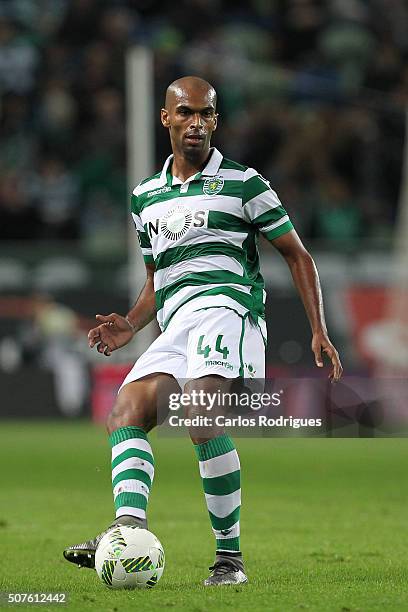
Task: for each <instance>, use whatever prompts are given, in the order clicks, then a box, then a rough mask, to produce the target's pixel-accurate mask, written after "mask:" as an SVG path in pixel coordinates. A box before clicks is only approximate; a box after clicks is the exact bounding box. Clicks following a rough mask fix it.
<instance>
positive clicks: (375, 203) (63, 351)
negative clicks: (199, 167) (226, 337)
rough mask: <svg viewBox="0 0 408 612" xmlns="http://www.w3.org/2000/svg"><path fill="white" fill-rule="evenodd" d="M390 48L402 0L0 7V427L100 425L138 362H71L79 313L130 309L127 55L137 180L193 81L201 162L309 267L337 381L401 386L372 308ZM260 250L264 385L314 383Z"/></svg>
mask: <svg viewBox="0 0 408 612" xmlns="http://www.w3.org/2000/svg"><path fill="white" fill-rule="evenodd" d="M407 32H408V4H407V2H406V1H405V0H326V1H323V0H320V1H319V0H245V1H244V0H235V1H232V0H188V1H187V0H178V1H177V2H170V0H162V1H160V2H159V1H158V0H1V2H0V139H1V140H0V142H1V146H0V240H1V248H0V387H1V389H2V393H3V395H4V396H5V397H7V398H10V402H8V403H7V405H4V406H3V407H2V409H1V413H0V414H3V415H8V416H15V415H16V412H18V414H20V413H21V414H22V415H25V416H29V415H31V414H33V415H36V414H38V415H44V416H49V415H54V416H55V413H56V411H57V413H58V414H65V415H71V416H72V415H77V414H82V413H83V412H85V413H88V412H89V411H90V407H91V406H92V411H93V412H94V415H95V414H96V413H97V414H98V415H99V416H101V415H102V414H103V413H104V412H106V410H108V409H109V407H110V404H111V402H112V399H113V397H114V395H115V393H116V389H117V386H118V384H119V383H120V382H121V380H122V378H123V375H124V373H125V372H126V371H127V369H129V364H132V363H133V361H134V359H135V356H136V355H137V354H138V352H139V351H140V346H139V345H138V343H137V341H135V343H133V344H132V345H129V346H128V347H126V348H125V349H123V350H122V351H120V352H119V353H114V355H113V356H112V357H111V358H110V359H109V360H108V361H106V359H104V358H103V357H101V356H100V355H98V354H95V353H94V352H91V351H89V349H88V348H87V343H86V332H87V330H88V329H89V327H90V326H92V325H93V321H94V318H93V317H94V315H95V313H97V312H105V313H108V312H112V311H116V312H121V313H124V312H126V311H127V308H128V304H129V300H130V299H134V297H135V295H134V289H135V287H133V289H132V290H130V288H129V278H130V275H132V274H133V270H132V262H131V261H130V262H129V244H131V243H130V242H129V241H128V232H129V225H130V224H129V217H130V215H129V207H130V197H129V196H130V192H131V187H133V186H131V185H129V184H128V169H127V138H128V133H127V131H128V130H127V111H128V109H127V108H126V82H125V72H126V71H125V57H126V53H127V50H128V49H129V47H131V46H134V45H137V46H143V47H147V48H149V49H151V51H152V57H153V66H154V75H153V76H154V90H155V91H154V99H153V100H151V105H152V112H153V114H154V117H155V125H154V131H155V134H154V136H155V161H154V168H152V172H157V170H159V169H160V167H161V166H162V164H163V161H164V159H165V157H166V156H167V155H168V154H169V152H170V146H169V140H168V134H167V132H166V130H164V129H163V128H162V126H161V124H160V121H159V117H160V115H159V110H160V107H161V106H162V105H163V101H164V92H165V89H166V87H167V85H168V84H169V83H170V82H171V81H172V80H174V79H176V78H178V77H180V76H182V75H188V74H196V75H199V76H202V77H204V78H206V79H207V80H209V81H210V82H211V83H212V84H213V85H214V86H215V88H216V89H217V91H218V94H219V109H218V110H219V112H220V123H219V128H218V130H217V132H216V134H215V135H214V140H213V144H215V145H216V146H217V147H218V148H219V149H220V150H221V151H222V152H223V154H224V155H225V156H226V157H230V158H232V159H234V160H236V161H240V162H242V163H244V164H247V165H250V166H253V167H255V168H256V169H257V170H258V171H260V172H261V173H262V174H263V175H264V176H265V177H266V178H268V179H269V180H270V181H271V184H272V186H273V187H274V188H275V189H276V191H277V192H278V194H279V196H280V198H281V200H282V201H283V203H284V205H285V207H286V208H287V210H288V212H289V213H290V215H291V217H292V218H293V220H294V223H295V226H296V228H297V229H298V231H299V233H300V234H301V235H302V237H303V238H304V240H305V242H306V244H307V246H309V247H310V248H311V251H312V253H313V255H314V257H315V259H316V261H317V264H318V268H319V271H320V274H321V278H322V282H323V289H324V297H325V305H326V313H327V319H328V324H329V329H330V334H331V337H332V339H333V341H334V342H335V344H336V346H337V347H338V349H339V351H340V353H341V356H342V358H343V362H344V365H345V368H346V372H347V373H349V374H353V373H354V374H356V373H363V374H364V375H366V374H370V375H371V374H372V373H373V372H375V371H376V370H375V368H376V364H378V362H379V360H384V359H385V358H386V360H388V363H389V364H391V365H393V366H396V367H398V368H401V367H404V368H405V371H406V367H407V364H408V344H407V342H406V341H405V340H404V338H406V327H405V332H404V328H403V326H402V325H401V324H400V323H396V322H395V316H394V315H390V312H391V310H392V308H391V306H390V304H391V302H392V300H393V297H392V296H391V297H390V293H389V290H390V286H392V284H393V283H394V282H395V274H394V272H395V269H394V268H395V264H394V261H393V254H392V249H393V244H394V235H395V230H396V227H400V226H401V223H400V221H399V220H398V214H399V213H398V203H399V200H400V192H401V185H402V167H403V154H404V141H405V129H406V128H405V123H406V109H407V108H408V61H407V59H408V36H407ZM139 93H140V96H141V97H143V96H146V92H145V91H143V88H142V87H140V92H139ZM133 137H134V139H135V143H136V146H137V145H138V134H137V133H136V134H134V135H133ZM140 146H143V145H142V144H141V145H140ZM131 241H132V244H136V237H135V236H134V235H133V234H132V239H131ZM261 248H262V250H263V254H262V270H263V274H264V276H265V280H266V284H267V288H268V296H269V297H268V302H267V319H268V323H269V336H270V342H269V346H268V353H267V362H268V367H269V370H268V371H269V373H270V374H271V375H276V372H277V371H278V372H280V374H282V375H283V376H297V375H301V376H302V375H311V376H315V375H316V372H315V369H314V368H313V359H312V356H311V353H310V346H309V345H310V331H309V327H308V324H307V321H306V317H305V314H304V311H303V308H302V306H301V304H300V302H299V298H298V296H297V295H296V293H295V292H294V289H293V285H292V282H291V278H290V275H289V273H288V270H287V268H286V266H285V265H284V264H283V263H282V261H281V260H280V258H279V257H278V256H277V255H276V253H275V254H274V253H273V249H272V248H270V247H269V246H268V245H267V244H266V242H264V243H263V244H261ZM133 267H134V265H133ZM402 268H404V266H402ZM405 268H406V266H405ZM400 271H401V270H400ZM404 274H405V277H406V269H405V273H404ZM401 278H402V277H401ZM139 279H140V275H139ZM130 284H132V283H130ZM134 284H137V283H134ZM405 286H406V285H405ZM403 287H404V285H403V284H402V285H401V288H400V289H401V290H400V296H399V302H398V303H399V304H400V307H399V309H400V311H401V312H402V311H403V310H404V309H405V311H407V308H406V306H404V304H405V305H406V304H408V292H407V291H406V290H405V293H404V289H403ZM136 289H140V288H139V287H137V288H136ZM132 292H133V294H132ZM404 300H405V302H404ZM394 311H395V308H394ZM393 317H394V318H393ZM281 321H285V324H281V323H280V322H281ZM277 368H278V370H277ZM279 368H280V369H279ZM285 368H286V369H285ZM33 403H34V404H35V406H33ZM95 411H96V412H95ZM99 416H97V417H96V418H99ZM101 418H102V417H101Z"/></svg>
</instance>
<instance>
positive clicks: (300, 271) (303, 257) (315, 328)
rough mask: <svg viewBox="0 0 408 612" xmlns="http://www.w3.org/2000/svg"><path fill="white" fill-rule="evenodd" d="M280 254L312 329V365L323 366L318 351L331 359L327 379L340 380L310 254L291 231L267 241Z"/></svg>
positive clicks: (335, 355) (317, 279)
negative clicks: (288, 270)
mask: <svg viewBox="0 0 408 612" xmlns="http://www.w3.org/2000/svg"><path fill="white" fill-rule="evenodd" d="M270 242H271V243H272V244H273V246H274V247H275V248H276V249H277V250H278V251H279V252H280V254H281V255H282V256H283V257H284V259H285V261H286V263H287V264H288V266H289V269H290V271H291V274H292V277H293V281H294V284H295V287H296V289H297V291H298V292H299V295H300V297H301V298H302V302H303V305H304V307H305V310H306V314H307V316H308V319H309V322H310V327H311V328H312V334H313V338H312V351H313V353H314V355H315V360H316V365H317V366H318V367H320V368H321V367H323V360H322V351H323V353H326V355H327V356H328V357H329V358H330V360H331V362H332V366H333V367H332V371H331V373H330V378H331V379H332V380H333V381H337V380H339V379H340V377H341V374H342V372H343V368H342V365H341V362H340V358H339V354H338V352H337V350H336V348H335V347H334V346H333V344H332V343H331V342H330V340H329V336H328V333H327V327H326V321H325V316H324V309H323V297H322V291H321V287H320V281H319V275H318V272H317V268H316V265H315V262H314V261H313V258H312V256H311V255H310V253H309V252H308V251H307V250H306V248H305V247H304V245H303V243H302V241H301V240H300V238H299V236H298V235H297V233H296V231H295V230H291V231H289V232H287V233H286V234H283V235H282V236H279V237H278V238H275V239H274V240H271V241H270Z"/></svg>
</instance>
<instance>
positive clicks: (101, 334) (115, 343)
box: [88, 312, 134, 357]
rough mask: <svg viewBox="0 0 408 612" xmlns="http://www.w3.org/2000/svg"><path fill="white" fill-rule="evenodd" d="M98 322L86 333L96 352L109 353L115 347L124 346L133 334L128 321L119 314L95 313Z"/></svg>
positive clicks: (91, 346)
mask: <svg viewBox="0 0 408 612" xmlns="http://www.w3.org/2000/svg"><path fill="white" fill-rule="evenodd" d="M96 320H97V321H98V322H99V325H98V326H97V327H93V328H92V329H91V330H90V331H89V333H88V344H89V347H90V348H93V347H94V346H95V345H96V350H97V351H98V353H102V354H103V355H106V357H109V355H110V354H111V353H112V352H113V351H116V350H117V349H119V348H121V347H122V346H125V344H127V343H128V342H130V341H131V339H132V338H133V336H134V332H133V330H132V329H131V327H130V325H129V323H128V322H127V320H126V319H125V317H122V316H121V315H118V314H116V313H115V312H113V313H112V314H110V315H99V314H98V315H96Z"/></svg>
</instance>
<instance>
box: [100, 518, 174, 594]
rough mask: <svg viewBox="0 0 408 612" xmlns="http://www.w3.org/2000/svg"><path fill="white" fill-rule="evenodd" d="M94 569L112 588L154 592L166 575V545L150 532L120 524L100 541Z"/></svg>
mask: <svg viewBox="0 0 408 612" xmlns="http://www.w3.org/2000/svg"><path fill="white" fill-rule="evenodd" d="M95 569H96V571H97V573H98V576H99V578H100V579H101V580H102V582H104V583H105V584H106V585H107V586H108V587H110V588H112V589H138V588H142V589H143V588H147V589H151V588H152V587H154V586H155V585H156V584H157V583H158V582H159V580H160V578H161V576H162V574H163V570H164V550H163V546H162V545H161V544H160V542H159V540H158V539H157V538H156V536H155V535H154V534H153V533H151V532H150V531H148V530H147V529H140V528H139V527H132V526H127V525H126V526H124V525H118V526H116V527H113V528H112V529H111V530H110V531H108V533H106V534H105V535H104V536H103V538H102V540H101V541H100V542H99V546H98V548H97V549H96V554H95Z"/></svg>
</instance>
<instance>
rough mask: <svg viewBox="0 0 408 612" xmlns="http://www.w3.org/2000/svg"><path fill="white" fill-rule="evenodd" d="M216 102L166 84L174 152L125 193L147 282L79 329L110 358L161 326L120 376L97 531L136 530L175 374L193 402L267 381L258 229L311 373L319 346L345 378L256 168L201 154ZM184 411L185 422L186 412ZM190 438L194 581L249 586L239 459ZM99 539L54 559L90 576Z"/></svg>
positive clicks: (166, 119)
mask: <svg viewBox="0 0 408 612" xmlns="http://www.w3.org/2000/svg"><path fill="white" fill-rule="evenodd" d="M216 101H217V96H216V92H215V90H214V88H213V87H212V86H211V85H210V84H209V83H207V82H206V81H204V80H202V79H201V78H198V77H184V78H181V79H178V80H177V81H174V82H173V83H172V84H171V85H170V86H169V87H168V89H167V92H166V101H165V107H164V108H162V109H161V121H162V124H163V126H164V127H165V128H166V129H168V131H169V135H170V141H171V147H172V151H173V154H172V155H170V157H169V158H168V159H167V160H166V162H165V164H164V166H163V169H162V171H161V172H159V173H158V174H155V175H153V176H150V177H148V178H146V179H144V180H143V181H141V182H140V183H139V185H138V186H137V187H136V188H135V190H134V191H133V195H132V216H133V220H134V223H135V226H136V229H137V232H138V237H139V242H140V246H141V249H142V253H143V257H144V261H145V265H146V274H147V279H146V283H145V285H144V287H143V290H142V292H141V294H140V296H139V298H138V299H137V301H136V303H135V305H134V306H133V308H131V310H130V311H129V312H128V314H127V315H126V316H121V315H118V314H116V313H113V314H110V315H107V316H104V315H97V317H96V318H97V321H98V325H97V327H95V328H93V329H91V330H90V332H89V335H88V338H89V346H90V347H91V348H92V347H95V346H96V348H97V350H98V351H99V352H100V353H103V354H104V355H106V356H108V355H110V354H111V353H112V351H115V350H117V349H119V348H121V347H122V346H124V345H125V344H127V343H128V342H130V341H131V340H132V338H133V337H134V335H135V334H136V333H137V332H138V331H139V330H140V329H142V328H143V327H144V326H145V325H147V323H149V322H150V321H151V320H152V319H153V317H154V316H155V315H156V316H157V320H158V322H159V325H160V328H161V330H162V333H161V335H160V336H159V337H158V338H157V339H156V340H155V341H154V342H153V343H152V345H151V346H150V347H149V348H148V349H147V351H146V352H145V353H144V354H143V355H142V356H141V357H140V358H139V359H138V360H137V361H136V363H135V365H134V367H133V369H132V370H131V371H130V373H129V374H128V375H127V376H126V378H125V380H124V382H123V384H122V386H121V388H120V391H119V394H118V397H117V401H116V403H115V405H114V407H113V409H112V412H111V413H110V415H109V417H108V420H107V430H108V433H109V439H110V444H111V446H112V486H113V496H114V501H115V508H116V518H115V520H114V521H113V523H112V524H111V525H110V527H109V528H108V529H110V528H111V527H113V526H115V525H135V526H140V527H146V525H147V523H146V507H147V503H148V498H149V492H150V488H151V485H152V482H153V475H154V459H153V451H152V448H151V446H150V444H149V440H148V433H149V431H150V430H151V429H152V428H153V427H154V426H155V425H156V424H157V410H156V408H157V398H158V394H159V393H160V391H161V389H163V387H165V386H166V385H168V384H175V383H176V381H177V380H180V379H184V380H185V381H187V382H186V383H185V386H184V392H187V393H190V394H191V393H192V392H193V391H196V392H200V391H201V390H205V392H207V393H217V391H219V390H220V389H222V391H225V392H228V390H229V389H230V388H231V386H232V384H233V381H234V380H237V379H243V378H245V377H248V375H249V374H250V373H252V374H253V372H256V376H257V377H259V378H263V377H264V371H265V363H264V355H265V348H264V347H265V342H266V325H265V319H264V299H265V298H264V295H265V291H264V282H263V279H262V276H261V274H260V271H259V258H258V249H257V241H258V236H259V234H263V235H264V236H265V237H266V238H267V239H268V240H269V241H270V242H271V243H272V244H273V245H274V247H276V249H278V251H279V252H280V253H281V254H282V255H283V257H284V258H285V260H286V262H287V264H288V266H289V269H290V272H291V274H292V277H293V280H294V284H295V286H296V288H297V290H298V292H299V294H300V296H301V298H302V301H303V304H304V307H305V310H306V313H307V316H308V318H309V321H310V326H311V329H312V334H313V339H312V350H313V353H314V357H315V361H316V365H317V366H319V367H322V366H323V360H322V352H323V353H325V354H326V355H327V356H328V357H329V359H330V360H331V363H332V368H331V372H330V374H329V376H330V378H331V379H332V380H333V381H337V380H338V379H339V378H340V376H341V373H342V366H341V363H340V359H339V356H338V353H337V350H336V349H335V347H334V346H333V344H332V343H331V342H330V340H329V337H328V334H327V329H326V324H325V318H324V312H323V302H322V295H321V290H320V284H319V278H318V274H317V271H316V267H315V264H314V262H313V259H312V257H311V255H310V254H309V253H308V251H307V250H306V249H305V247H304V246H303V244H302V242H301V241H300V239H299V237H298V235H297V234H296V232H295V230H294V229H293V225H292V223H291V221H290V219H289V217H288V215H287V213H286V211H285V209H284V208H283V206H282V204H281V202H280V201H279V199H278V196H277V195H276V193H275V192H274V191H273V190H272V189H271V187H270V185H269V182H268V181H267V180H265V179H264V178H263V177H262V176H261V175H260V174H259V173H258V172H257V171H256V170H254V169H253V168H248V167H247V166H243V165H241V164H238V163H235V162H233V161H231V160H229V159H226V158H224V157H223V155H222V154H221V153H220V152H219V151H218V150H217V149H215V148H210V141H211V136H212V133H213V132H214V131H215V129H216V127H217V121H218V115H217V112H216ZM248 369H250V371H248ZM187 413H188V414H190V415H191V414H194V412H193V409H192V408H191V409H189V410H187ZM190 436H191V438H192V442H193V444H194V448H195V450H196V454H197V458H198V462H199V469H200V474H201V477H202V482H203V488H204V492H205V500H206V503H207V508H208V512H209V516H210V520H211V525H212V530H213V532H214V535H215V539H216V556H215V563H214V565H213V566H212V567H211V568H210V569H211V574H210V576H209V578H207V579H206V580H205V582H204V584H205V585H207V586H208V585H225V584H239V583H244V582H247V577H246V575H245V569H244V564H243V559H242V554H241V549H240V522H239V518H240V504H241V488H240V463H239V458H238V453H237V451H236V449H235V446H234V444H233V442H232V440H231V438H230V437H229V436H228V435H226V434H225V433H223V432H222V431H215V432H214V433H213V434H208V435H207V436H204V437H202V436H201V437H200V435H199V434H197V431H195V430H193V429H192V430H191V431H190ZM175 485H177V483H175ZM104 533H106V531H105V532H103V533H102V534H99V535H98V536H96V537H95V538H94V539H92V540H89V541H87V542H84V543H82V544H77V545H74V546H70V547H69V548H67V549H65V551H64V556H65V558H66V559H67V560H68V561H71V562H73V563H76V564H78V565H80V566H84V567H92V568H93V567H94V566H95V550H96V547H97V545H98V543H99V541H100V539H101V537H102V536H103V535H104Z"/></svg>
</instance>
